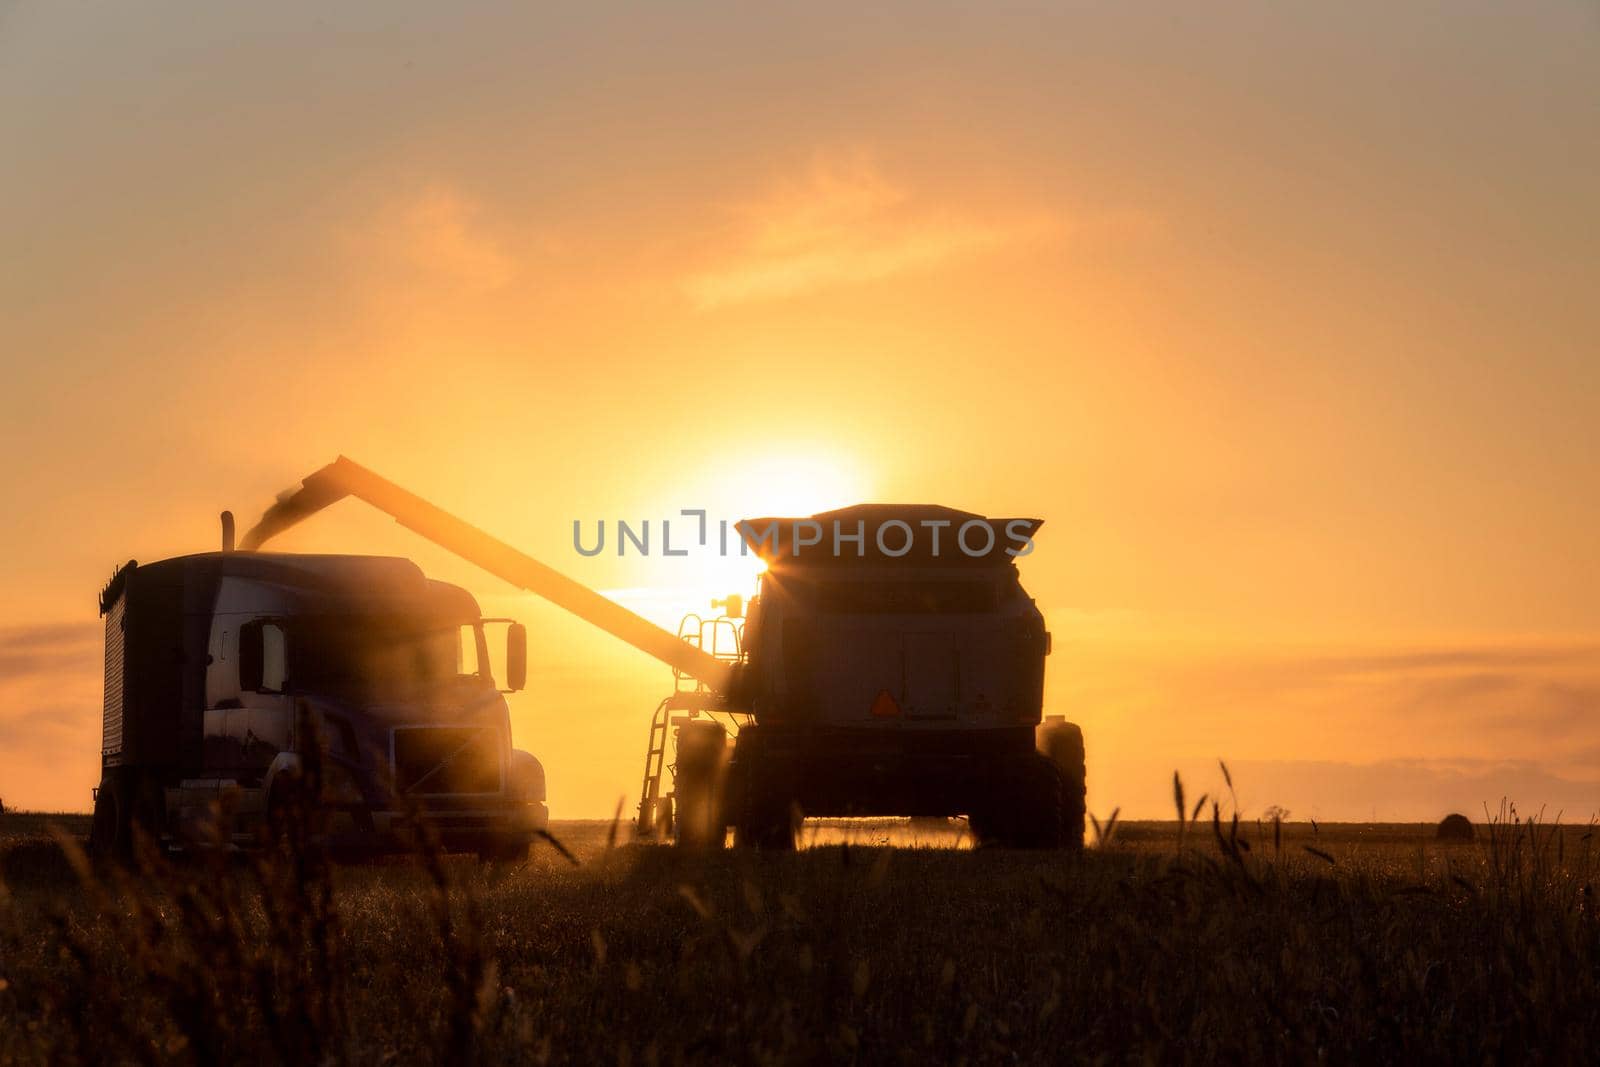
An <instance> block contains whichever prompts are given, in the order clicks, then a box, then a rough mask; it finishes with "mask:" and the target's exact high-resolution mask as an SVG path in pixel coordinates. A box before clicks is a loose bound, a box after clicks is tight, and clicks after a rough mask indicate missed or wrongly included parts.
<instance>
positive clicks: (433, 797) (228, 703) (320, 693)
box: [93, 551, 548, 858]
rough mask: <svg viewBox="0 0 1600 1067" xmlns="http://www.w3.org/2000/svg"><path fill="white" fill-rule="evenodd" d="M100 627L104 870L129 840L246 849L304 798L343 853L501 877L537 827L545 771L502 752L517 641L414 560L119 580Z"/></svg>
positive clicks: (332, 560)
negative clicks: (496, 645)
mask: <svg viewBox="0 0 1600 1067" xmlns="http://www.w3.org/2000/svg"><path fill="white" fill-rule="evenodd" d="M100 608H101V612H102V614H103V615H104V617H105V620H106V646H105V647H106V665H105V679H106V682H105V704H104V709H103V713H104V717H103V736H102V746H101V764H102V775H101V783H100V786H99V788H98V789H97V790H96V791H95V816H94V827H93V837H94V843H95V845H96V848H97V849H99V850H104V851H107V852H113V853H123V854H126V853H127V852H128V851H129V850H130V849H131V845H132V837H133V834H134V832H135V828H138V829H140V830H143V832H145V833H146V834H148V835H149V836H150V837H151V838H153V839H155V840H157V841H159V842H161V843H162V844H164V845H166V846H168V847H191V846H193V845H196V844H198V843H201V842H210V843H214V844H221V845H225V846H240V845H246V844H249V843H252V842H255V841H259V840H261V839H262V837H263V834H264V833H266V832H267V831H268V830H269V829H270V827H271V826H272V824H273V821H274V815H275V813H276V810H277V809H279V808H280V807H281V806H282V805H284V804H285V803H287V802H288V800H289V799H290V798H291V797H293V796H294V795H295V793H296V790H302V791H303V790H304V789H305V788H306V786H307V785H308V784H313V785H314V788H315V790H316V794H317V795H316V797H315V800H316V802H317V805H318V809H319V810H320V811H321V812H322V813H324V814H325V815H326V818H325V820H324V823H325V826H324V833H325V837H326V840H327V842H328V843H329V844H330V845H331V846H333V847H335V848H337V849H341V850H360V851H383V850H395V849H401V848H405V847H409V846H411V845H412V844H413V843H414V842H415V841H416V840H417V838H418V836H419V835H426V836H429V837H431V838H432V839H433V840H435V841H437V842H438V843H439V844H441V845H442V846H443V847H445V848H449V849H460V850H469V851H475V852H477V853H479V854H480V855H481V856H483V857H485V858H509V857H512V856H515V855H517V854H522V853H525V852H526V850H527V846H528V844H529V842H530V841H531V840H532V838H533V836H534V835H535V834H537V833H538V832H540V831H542V830H544V829H545V827H546V824H547V822H548V811H547V809H546V806H545V788H544V772H543V768H542V767H541V766H540V764H539V762H538V760H536V759H535V758H534V757H533V756H532V755H530V754H528V753H526V752H521V751H518V750H517V749H515V748H513V747H512V743H511V729H510V718H509V713H508V709H507V705H506V701H505V696H504V694H505V693H506V692H510V691H513V690H516V689H520V688H521V687H522V685H523V682H524V680H525V678H524V676H525V673H526V636H525V632H524V631H523V629H522V627H521V626H519V625H518V624H516V623H514V622H512V621H511V620H508V619H485V618H483V617H482V615H481V612H480V611H479V608H478V604H477V602H476V600H475V599H474V598H473V597H472V595H471V594H470V593H468V592H467V591H466V590H464V589H461V588H459V587H457V586H453V585H449V584H446V583H444V582H438V581H432V580H430V579H428V578H427V577H426V576H424V575H423V573H422V571H421V570H420V569H419V568H418V567H417V566H416V565H415V564H414V563H411V562H410V561H408V560H404V559H397V558H387V557H373V556H343V555H339V556H336V555H283V554H267V553H259V552H233V551H224V552H220V553H208V554H201V555H194V556H184V557H180V558H176V559H170V560H163V561H161V562H159V563H155V564H149V565H142V566H141V565H139V564H136V563H129V564H128V565H127V566H125V567H122V568H120V569H119V570H118V571H117V573H116V574H115V575H114V576H113V578H112V581H111V583H110V584H109V585H108V586H107V588H106V590H105V591H104V593H103V594H102V596H101V602H100ZM501 628H503V630H504V637H503V639H504V641H505V649H506V654H505V657H504V668H503V670H502V673H503V674H504V675H505V676H506V677H504V678H503V679H496V678H495V676H494V671H493V669H492V668H491V663H490V655H489V649H490V639H491V632H492V631H498V630H500V629H501ZM494 638H495V639H496V640H497V641H498V640H500V639H501V635H500V634H499V633H498V632H495V633H494ZM311 771H314V772H315V773H314V774H311V773H308V772H311ZM313 779H314V782H313Z"/></svg>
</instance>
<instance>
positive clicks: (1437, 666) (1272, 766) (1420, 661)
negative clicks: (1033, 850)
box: [1047, 638, 1600, 819]
mask: <svg viewBox="0 0 1600 1067" xmlns="http://www.w3.org/2000/svg"><path fill="white" fill-rule="evenodd" d="M1058 652H1059V653H1063V654H1065V655H1066V656H1069V657H1071V659H1070V664H1069V663H1067V662H1058V663H1057V664H1055V665H1054V667H1053V669H1054V670H1055V671H1056V672H1057V674H1056V676H1055V677H1056V678H1058V679H1059V680H1058V681H1053V682H1052V683H1051V695H1050V700H1051V704H1052V706H1051V708H1049V709H1047V710H1059V711H1068V710H1070V711H1071V712H1072V713H1073V715H1074V716H1075V717H1077V718H1079V719H1080V720H1082V721H1083V722H1084V723H1085V726H1086V732H1087V733H1088V735H1089V749H1090V761H1091V766H1092V767H1093V768H1094V771H1093V772H1092V773H1093V775H1095V776H1097V778H1098V781H1097V782H1096V783H1093V784H1092V785H1091V789H1092V790H1095V791H1096V792H1097V795H1098V796H1099V797H1100V798H1101V802H1102V803H1106V802H1109V803H1114V804H1120V805H1122V806H1123V808H1124V811H1126V812H1129V813H1131V814H1134V815H1138V816H1159V817H1164V816H1165V815H1166V814H1167V813H1168V812H1169V811H1170V809H1171V801H1170V799H1168V798H1169V796H1170V782H1171V773H1172V771H1173V770H1174V769H1180V770H1182V771H1183V773H1184V776H1185V779H1186V780H1189V779H1190V778H1191V776H1193V781H1194V783H1195V784H1194V788H1193V792H1194V793H1196V794H1198V793H1199V792H1200V791H1201V790H1202V789H1211V788H1214V787H1216V786H1219V785H1220V778H1219V776H1218V774H1217V771H1216V762H1215V761H1216V759H1217V758H1218V757H1222V758H1226V759H1227V760H1228V763H1229V765H1230V767H1232V768H1233V769H1234V771H1235V776H1236V778H1237V779H1238V780H1239V781H1240V783H1241V788H1240V796H1241V798H1242V799H1244V800H1246V801H1247V802H1248V803H1250V804H1253V805H1254V806H1255V807H1256V808H1257V810H1259V809H1260V807H1261V806H1262V805H1265V804H1271V803H1276V804H1282V805H1284V806H1286V807H1289V808H1291V809H1296V810H1304V811H1306V812H1309V813H1314V814H1316V815H1317V816H1318V817H1319V818H1320V817H1327V818H1338V819H1368V818H1373V817H1378V818H1391V819H1396V818H1405V819H1414V818H1427V819H1432V818H1437V817H1438V816H1439V815H1440V814H1442V812H1443V811H1445V810H1450V809H1451V808H1459V809H1462V810H1468V811H1469V812H1472V813H1479V814H1481V810H1482V805H1483V804H1485V803H1488V804H1489V805H1490V806H1491V807H1493V806H1495V805H1497V804H1498V803H1499V800H1500V799H1501V798H1502V797H1509V798H1511V799H1513V800H1515V801H1517V802H1518V803H1519V804H1520V805H1521V806H1522V807H1523V810H1524V811H1527V810H1529V809H1530V808H1537V807H1539V806H1541V805H1543V806H1546V807H1548V808H1549V809H1550V810H1552V811H1554V810H1558V809H1564V810H1566V811H1567V812H1568V813H1569V814H1572V813H1581V814H1582V815H1583V817H1585V818H1587V816H1588V815H1589V814H1590V813H1591V812H1593V811H1595V810H1597V809H1600V771H1597V768H1596V763H1597V762H1600V761H1597V760H1596V759H1595V753H1597V752H1600V641H1595V640H1592V639H1588V638H1577V639H1573V640H1566V641H1507V642H1500V643H1489V642H1484V643H1462V644H1457V645H1448V644H1439V645H1433V646H1398V647H1392V648H1382V647H1374V646H1371V645H1359V644H1352V645H1350V646H1348V647H1345V648H1339V647H1329V648H1324V649H1318V650H1304V649H1293V648H1284V647H1281V646H1274V645H1272V644H1269V643H1262V644H1259V645H1230V646H1197V645H1194V644H1185V643H1183V642H1165V643H1163V642H1154V641H1150V642H1139V643H1135V642H1121V643H1112V642H1105V643H1102V644H1096V643H1095V642H1094V641H1093V640H1092V639H1087V638H1084V639H1079V640H1076V641H1073V642H1071V643H1064V644H1063V646H1061V647H1058ZM1152 738H1159V743H1156V744H1153V743H1152V740H1151V739H1152ZM1212 779H1217V781H1215V782H1213V781H1212ZM1163 783H1167V784H1165V785H1163ZM1096 787H1098V788H1096Z"/></svg>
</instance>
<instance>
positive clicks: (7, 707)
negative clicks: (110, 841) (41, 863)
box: [0, 623, 103, 810]
mask: <svg viewBox="0 0 1600 1067" xmlns="http://www.w3.org/2000/svg"><path fill="white" fill-rule="evenodd" d="M101 637H102V629H101V626H100V625H99V624H98V623H62V624H50V625H34V626H7V627H0V797H3V798H4V800H5V802H6V803H7V804H10V805H20V806H23V807H28V808H40V809H51V810H64V809H73V808H83V807H85V806H86V805H87V803H88V786H89V785H90V784H92V783H93V781H94V775H95V773H96V770H97V764H98V763H99V757H100V697H101V692H100V683H101V671H102V662H103V661H102V659H101V655H102V652H101V647H100V642H101Z"/></svg>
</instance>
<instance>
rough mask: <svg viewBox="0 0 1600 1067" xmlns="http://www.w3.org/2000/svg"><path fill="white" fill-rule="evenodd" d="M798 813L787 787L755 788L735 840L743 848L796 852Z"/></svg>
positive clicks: (740, 815) (739, 823)
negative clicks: (784, 788)
mask: <svg viewBox="0 0 1600 1067" xmlns="http://www.w3.org/2000/svg"><path fill="white" fill-rule="evenodd" d="M795 815H796V813H795V809H794V804H793V801H791V799H790V797H789V792H788V791H787V790H778V789H772V788H770V787H769V788H767V789H765V790H762V789H759V788H756V789H751V790H750V791H749V795H748V796H746V798H745V803H744V810H743V811H741V812H740V813H739V822H738V824H737V825H736V826H735V827H734V830H733V843H734V845H735V846H737V847H739V848H756V849H762V850H765V851H769V852H793V851H794V841H795V823H796V821H797V819H796V817H795Z"/></svg>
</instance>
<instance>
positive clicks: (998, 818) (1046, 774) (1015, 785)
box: [970, 752, 1082, 849]
mask: <svg viewBox="0 0 1600 1067" xmlns="http://www.w3.org/2000/svg"><path fill="white" fill-rule="evenodd" d="M1070 821H1071V819H1070V811H1069V805H1068V787H1067V781H1066V776H1065V775H1063V774H1062V773H1061V769H1060V768H1059V767H1057V766H1056V764H1055V762H1054V761H1052V760H1051V759H1050V758H1049V757H1047V756H1045V755H1043V754H1042V753H1038V752H1030V753H1027V754H1026V755H1024V756H1021V757H1018V758H1016V759H1010V760H1006V761H1004V762H1003V763H1002V764H1001V765H1000V766H998V767H996V768H995V774H994V776H993V777H992V778H991V780H990V783H989V787H988V789H987V790H986V792H985V795H984V796H983V797H982V798H980V800H979V801H978V802H977V803H976V804H974V806H973V811H972V812H971V815H970V822H971V826H972V833H973V836H974V837H976V838H977V839H978V845H979V847H981V848H988V847H999V848H1026V849H1045V848H1061V847H1063V846H1065V845H1068V844H1069V840H1068V839H1069V837H1070ZM1079 840H1080V842H1081V840H1082V838H1081V837H1080V838H1079Z"/></svg>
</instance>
